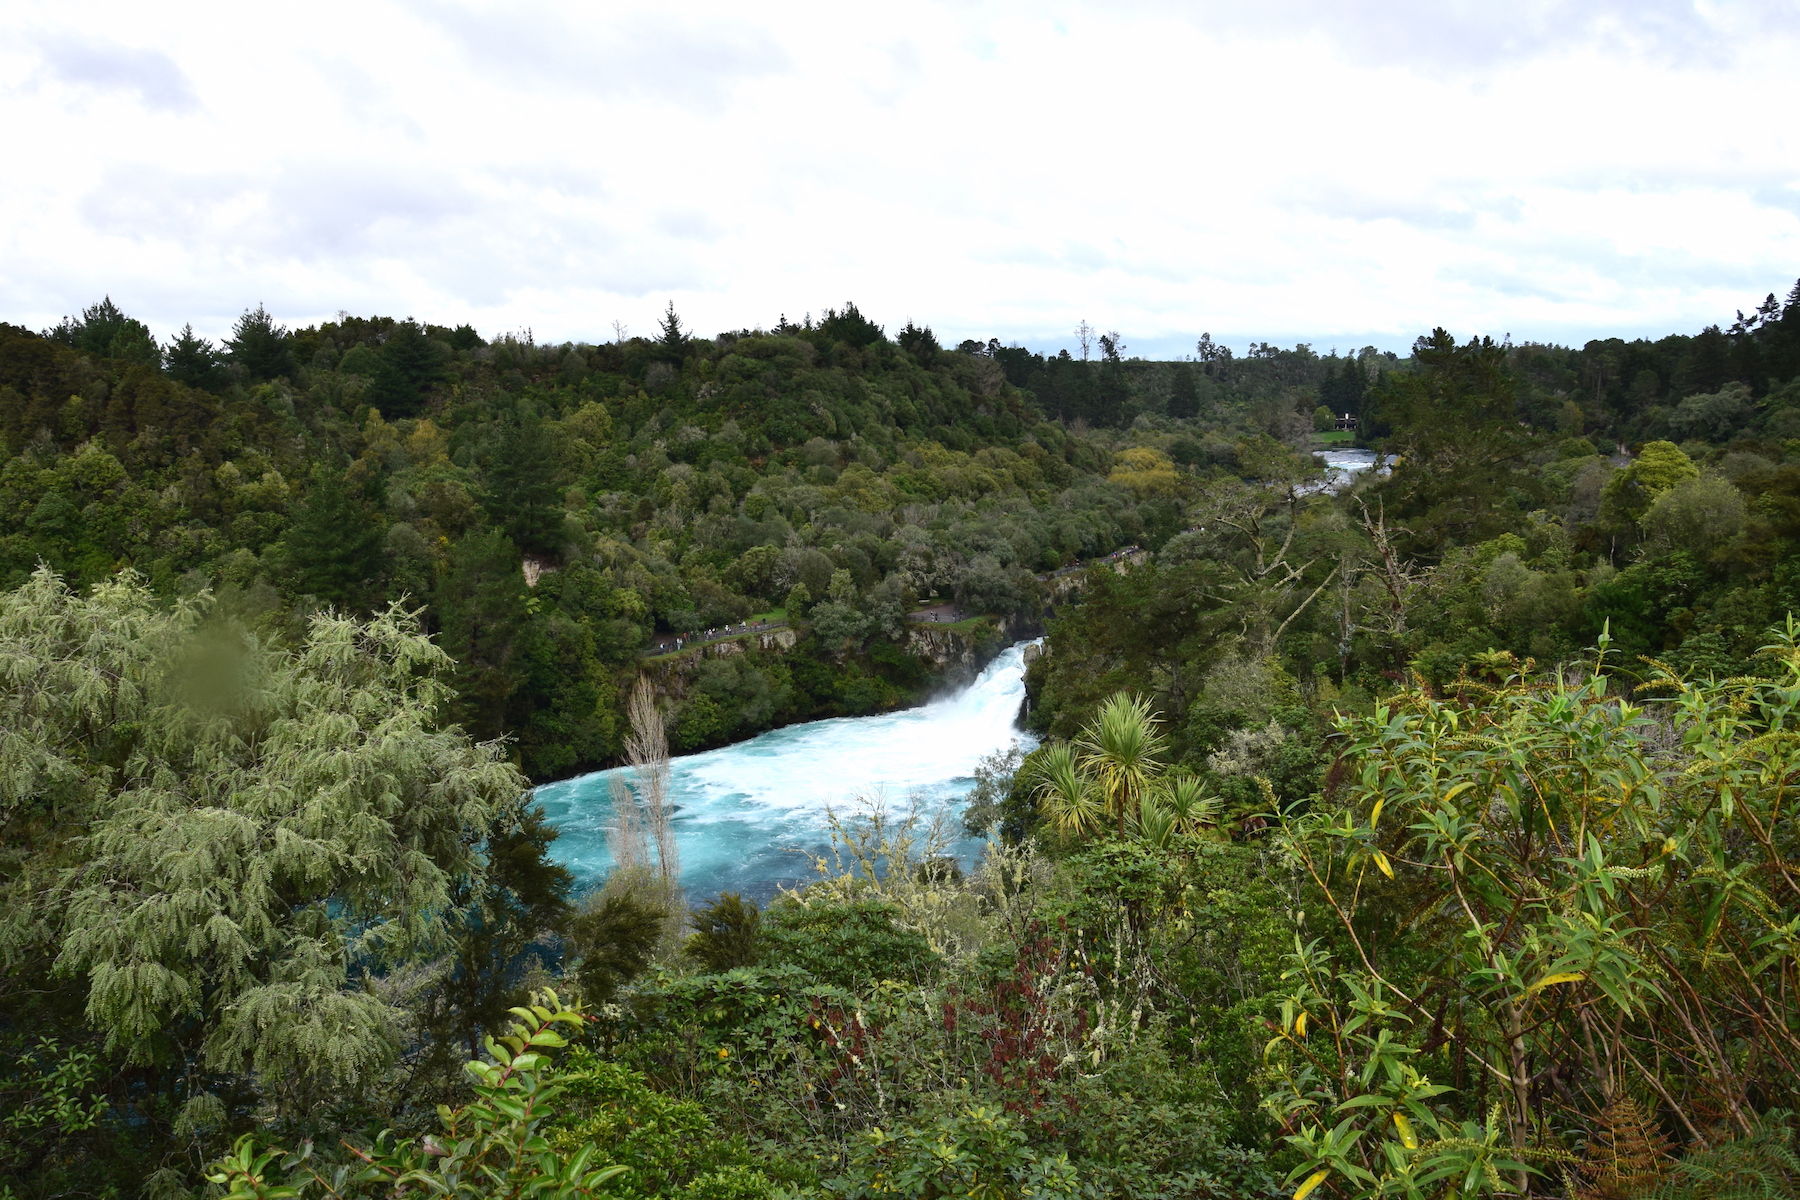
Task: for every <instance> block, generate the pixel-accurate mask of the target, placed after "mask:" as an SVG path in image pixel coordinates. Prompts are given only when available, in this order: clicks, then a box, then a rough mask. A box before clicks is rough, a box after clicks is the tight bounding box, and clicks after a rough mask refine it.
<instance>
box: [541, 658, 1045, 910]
mask: <svg viewBox="0 0 1800 1200" xmlns="http://www.w3.org/2000/svg"><path fill="white" fill-rule="evenodd" d="M1024 654H1025V649H1024V646H1023V644H1021V645H1018V646H1014V647H1012V648H1011V649H1010V650H1007V651H1005V652H1004V653H1003V654H1001V655H1000V657H998V658H996V659H995V660H994V661H993V662H992V663H990V664H989V665H988V668H987V669H986V670H985V671H983V672H982V673H981V675H980V676H979V677H978V678H977V679H976V680H975V682H974V683H972V684H970V685H969V686H968V687H967V688H965V689H963V690H962V691H960V692H957V693H955V694H953V695H950V696H946V697H944V698H943V699H941V700H937V701H934V702H933V703H931V704H927V705H924V706H923V707H920V708H912V709H906V710H905V711H902V712H893V713H883V714H881V715H879V716H873V717H839V718H836V719H833V720H829V721H812V722H808V723H807V724H804V725H790V726H788V727H787V728H786V729H775V730H771V731H769V732H768V733H765V734H761V735H759V736H757V737H754V738H752V739H750V740H749V741H747V742H740V743H738V744H737V745H735V746H724V747H721V748H720V749H718V750H707V751H705V752H703V753H700V754H689V755H686V756H684V757H681V758H677V759H675V760H674V761H673V762H672V763H671V764H670V772H669V789H670V795H671V797H672V799H673V800H674V802H675V806H676V812H675V836H676V840H677V843H678V845H679V847H680V853H681V864H682V883H683V885H684V886H685V887H686V888H687V892H688V895H689V896H690V897H692V898H694V899H696V900H698V899H704V898H707V897H710V896H711V895H713V894H714V893H716V892H720V891H738V892H744V893H746V894H748V895H751V896H754V897H756V898H757V899H758V900H766V899H767V898H768V897H769V896H770V895H772V894H773V893H774V890H775V887H776V885H777V884H779V883H789V884H792V883H796V882H799V881H801V880H804V879H807V878H810V877H811V872H810V863H811V861H812V859H813V858H814V857H816V856H817V855H819V854H820V853H822V852H823V851H824V849H825V847H826V845H827V843H828V839H827V838H826V835H825V809H826V807H827V806H828V805H829V806H832V807H836V808H840V809H842V808H846V807H848V806H849V804H850V802H851V801H852V800H854V799H855V798H856V797H857V796H862V795H871V794H873V793H876V792H880V793H882V794H884V795H885V796H887V797H888V798H889V799H890V800H892V801H903V800H905V799H906V798H907V797H909V796H913V795H918V796H920V797H922V798H923V800H924V802H925V804H926V806H927V807H932V806H943V805H948V806H950V807H952V808H953V809H954V808H959V807H960V806H961V802H962V800H963V798H964V797H966V796H967V795H968V792H969V789H970V788H971V787H973V786H974V782H975V780H974V770H975V765H976V763H977V762H978V761H979V760H980V759H981V758H982V757H983V756H984V755H987V754H992V753H993V752H994V751H996V750H1004V749H1005V748H1006V747H1007V746H1008V745H1009V744H1010V743H1012V742H1013V741H1015V740H1017V741H1021V742H1023V743H1025V744H1026V745H1027V746H1029V745H1033V744H1035V739H1034V738H1032V737H1031V736H1030V735H1029V734H1026V733H1024V732H1022V731H1021V730H1018V729H1016V728H1015V727H1014V725H1013V722H1014V719H1015V718H1016V717H1017V716H1018V712H1019V705H1020V702H1021V701H1022V700H1023V699H1024V696H1025V675H1024ZM619 769H620V770H625V769H627V768H619ZM612 774H613V772H612V771H597V772H595V773H594V774H591V775H580V776H577V777H576V778H574V779H566V780H563V781H561V782H559V783H551V784H545V785H544V786H543V787H540V788H538V789H537V800H538V802H539V803H540V804H542V805H543V807H544V812H545V814H546V815H547V816H548V817H549V819H550V823H551V824H552V825H554V826H555V827H556V828H557V829H559V830H561V832H562V836H561V837H560V838H558V839H557V841H556V842H555V844H554V845H553V846H552V847H551V851H552V853H553V854H554V856H555V857H556V858H557V859H559V860H560V861H561V862H563V863H564V864H565V865H567V866H568V867H569V868H570V869H571V870H573V871H574V872H575V875H576V877H577V879H579V880H580V881H581V883H583V884H593V883H596V882H598V881H599V880H600V879H602V878H604V877H605V875H606V873H607V871H609V870H610V869H611V867H612V860H611V858H610V856H609V855H608V854H607V852H606V832H607V828H608V827H609V826H610V825H611V824H612V800H611V796H610V795H609V791H610V789H609V786H608V785H609V779H610V777H611V775H612ZM972 848H973V847H965V848H964V849H965V850H968V849H972Z"/></svg>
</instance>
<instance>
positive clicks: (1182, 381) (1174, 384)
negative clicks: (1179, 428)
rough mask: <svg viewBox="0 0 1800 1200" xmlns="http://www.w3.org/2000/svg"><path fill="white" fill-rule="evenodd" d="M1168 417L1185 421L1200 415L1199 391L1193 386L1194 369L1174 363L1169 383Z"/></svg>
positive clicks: (1183, 364)
mask: <svg viewBox="0 0 1800 1200" xmlns="http://www.w3.org/2000/svg"><path fill="white" fill-rule="evenodd" d="M1169 415H1170V416H1171V417H1174V418H1176V419H1177V420H1182V421H1187V420H1192V419H1193V418H1195V417H1197V416H1199V415H1200V391H1199V389H1198V388H1197V387H1195V385H1194V368H1192V367H1190V366H1188V365H1187V364H1186V363H1176V364H1175V367H1174V376H1173V378H1172V379H1171V380H1170V381H1169Z"/></svg>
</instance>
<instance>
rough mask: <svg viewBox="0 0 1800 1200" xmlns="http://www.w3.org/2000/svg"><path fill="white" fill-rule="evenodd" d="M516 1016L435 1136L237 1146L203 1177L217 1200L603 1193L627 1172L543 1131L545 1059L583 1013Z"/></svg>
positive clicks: (550, 1110) (547, 1123) (552, 1003)
mask: <svg viewBox="0 0 1800 1200" xmlns="http://www.w3.org/2000/svg"><path fill="white" fill-rule="evenodd" d="M537 999H538V1001H539V1002H538V1003H536V1004H532V1005H530V1006H529V1007H521V1008H517V1009H514V1010H513V1011H514V1014H515V1015H516V1016H517V1017H518V1021H517V1022H515V1023H514V1025H513V1027H512V1032H511V1033H510V1034H508V1035H507V1036H505V1037H502V1038H498V1039H495V1038H489V1039H488V1040H487V1052H488V1059H489V1061H485V1062H483V1061H476V1062H471V1063H469V1064H468V1065H467V1067H466V1068H465V1070H466V1071H467V1073H468V1075H469V1077H470V1079H471V1085H472V1086H471V1090H472V1091H473V1092H474V1093H475V1099H473V1100H471V1101H470V1102H468V1103H467V1104H463V1105H460V1106H458V1107H456V1108H450V1107H448V1106H446V1107H444V1108H442V1109H440V1110H439V1116H440V1128H439V1130H438V1132H437V1133H435V1134H428V1135H426V1136H423V1137H419V1138H397V1137H395V1136H394V1135H393V1134H392V1133H388V1132H384V1133H382V1134H380V1135H379V1136H378V1137H376V1138H375V1139H374V1141H373V1142H372V1143H370V1144H369V1145H367V1146H358V1145H356V1144H354V1143H351V1142H348V1141H346V1142H345V1143H344V1146H343V1153H342V1154H339V1153H335V1152H319V1151H317V1150H316V1149H315V1147H314V1146H313V1145H312V1144H311V1143H310V1142H309V1143H306V1144H304V1145H302V1146H300V1147H299V1148H298V1149H295V1150H291V1151H290V1150H283V1149H280V1148H278V1147H268V1146H264V1145H262V1144H261V1143H260V1142H259V1139H257V1138H256V1137H255V1136H245V1137H244V1138H241V1139H240V1140H239V1141H238V1144H237V1146H236V1147H235V1148H234V1149H233V1151H232V1153H231V1154H230V1155H228V1156H227V1157H225V1158H224V1159H221V1160H220V1161H219V1162H217V1163H215V1164H214V1165H213V1169H212V1170H211V1171H210V1172H209V1173H208V1175H207V1179H208V1180H209V1181H210V1182H211V1183H212V1184H213V1185H214V1186H216V1187H218V1188H219V1189H220V1190H221V1192H222V1193H223V1197H224V1200H315V1198H317V1200H350V1198H351V1197H356V1196H365V1197H378V1196H379V1197H395V1198H398V1197H409V1196H417V1197H421V1198H423V1197H427V1196H441V1197H451V1198H455V1200H465V1198H466V1200H526V1198H527V1197H529V1198H531V1200H577V1198H579V1197H593V1196H602V1195H607V1194H610V1189H609V1187H608V1185H609V1184H611V1183H613V1181H615V1180H617V1179H619V1178H620V1177H621V1176H624V1175H626V1174H627V1173H628V1172H629V1170H630V1168H628V1167H625V1166H622V1165H619V1164H616V1163H615V1164H611V1165H606V1164H604V1163H603V1162H602V1161H601V1160H599V1159H598V1158H597V1155H598V1153H599V1152H598V1148H597V1147H595V1146H594V1145H593V1144H592V1143H591V1142H588V1143H582V1144H580V1145H578V1146H575V1147H573V1148H571V1149H570V1150H568V1151H567V1152H563V1151H560V1150H558V1149H557V1148H555V1147H554V1146H553V1145H552V1144H551V1141H550V1138H549V1136H548V1135H549V1133H550V1131H551V1126H552V1122H553V1121H554V1120H555V1118H556V1115H557V1112H558V1103H559V1101H561V1100H562V1097H563V1093H564V1090H565V1088H564V1085H563V1083H562V1082H560V1081H559V1080H558V1079H557V1077H556V1071H555V1070H554V1069H553V1067H552V1066H551V1060H550V1051H553V1050H561V1049H563V1048H565V1047H567V1046H568V1044H569V1043H568V1039H567V1038H566V1037H565V1036H564V1033H563V1032H562V1031H563V1030H568V1029H574V1030H579V1029H580V1027H581V1021H582V1016H581V1013H580V1011H579V1010H574V1009H569V1008H565V1007H564V1006H563V1004H562V1003H561V1001H560V1000H558V999H557V996H556V993H554V992H546V993H545V994H543V995H542V996H540V997H538V998H537Z"/></svg>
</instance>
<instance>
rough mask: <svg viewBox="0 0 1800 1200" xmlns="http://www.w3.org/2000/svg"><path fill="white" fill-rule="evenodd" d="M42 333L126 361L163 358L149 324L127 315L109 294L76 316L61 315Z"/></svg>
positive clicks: (154, 362) (149, 361)
mask: <svg viewBox="0 0 1800 1200" xmlns="http://www.w3.org/2000/svg"><path fill="white" fill-rule="evenodd" d="M44 335H45V336H46V337H48V338H50V339H51V340H52V341H56V342H61V343H62V344H63V345H65V346H73V347H74V348H75V349H77V350H80V351H82V352H83V353H85V354H92V355H94V356H95V357H96V358H116V359H123V360H124V361H126V362H138V363H144V364H146V365H149V366H156V365H158V364H159V363H160V362H161V361H162V352H161V351H160V350H158V349H157V346H156V339H155V338H154V337H151V336H150V327H149V326H147V325H145V324H144V323H143V322H142V321H139V320H136V319H134V318H132V317H128V316H126V315H125V314H124V313H123V312H121V311H120V310H119V306H118V305H116V304H114V303H113V301H112V297H111V296H106V297H103V298H102V299H101V301H100V303H98V304H90V305H88V306H87V307H86V308H84V309H82V310H81V315H80V316H79V317H64V318H63V320H62V324H60V325H58V326H56V328H54V329H49V330H45V333H44Z"/></svg>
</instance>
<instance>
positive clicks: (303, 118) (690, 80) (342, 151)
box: [0, 0, 1800, 355]
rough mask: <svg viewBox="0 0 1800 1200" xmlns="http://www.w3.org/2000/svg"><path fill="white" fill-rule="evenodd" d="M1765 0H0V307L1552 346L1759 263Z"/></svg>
mask: <svg viewBox="0 0 1800 1200" xmlns="http://www.w3.org/2000/svg"><path fill="white" fill-rule="evenodd" d="M1797 51H1800V0H1760V2H1758V3H1753V4H1752V3H1745V4H1736V3H1678V2H1675V0H1618V2H1613V0H1604V2H1597V3H1557V2H1554V0H1514V2H1512V3H1508V4H1499V3H1493V2H1484V3H1468V2H1459V0H1337V2H1331V0H1311V2H1309V0H1259V3H1256V4H1246V3H1243V2H1242V0H1230V2H1220V3H1212V2H1206V0H1201V2H1194V3H1180V4H1178V3H1167V4H1159V3H1139V4H1130V3H1122V2H1119V0H1114V2H1112V3H1107V4H1075V3H1057V2H1055V0H1048V2H1046V0H1038V2H1035V3H1021V4H1008V3H977V2H965V3H929V2H921V0H914V2H912V3H906V4H888V5H880V4H865V5H846V4H842V3H831V4H817V5H805V4H785V5H773V6H752V5H744V4H728V5H726V4H720V5H709V4H707V3H688V4H683V5H679V6H676V5H669V4H666V3H664V4H649V3H644V4H636V3H624V2H614V3H600V4H594V3H587V4H576V3H564V4H557V3H540V2H533V0H525V2H518V0H515V2H513V3H508V4H499V3H492V4H488V3H467V4H457V3H445V4H431V3H423V2H417V3H407V2H401V3H390V2H387V0H357V2H356V3H341V2H338V0H315V2H313V3H309V4H307V5H281V4H268V5H247V4H242V3H232V4H217V5H208V4H198V3H186V4H180V3H178V4H175V5H145V4H125V3H82V2H79V0H58V2H57V3H55V4H50V3H15V4H13V5H10V6H8V18H7V21H6V22H5V29H4V31H0V128H4V129H5V130H6V138H5V141H6V146H7V153H6V155H5V161H6V169H5V170H4V172H0V255H3V256H4V259H3V262H0V320H9V321H13V322H16V323H22V324H26V325H29V326H32V327H42V326H44V325H47V324H50V323H53V322H54V321H55V320H56V319H58V318H59V317H60V316H61V315H62V314H64V313H67V312H72V311H75V310H77V309H78V308H79V307H80V306H82V305H84V304H86V303H89V302H91V301H92V300H94V299H96V298H98V297H99V296H100V295H101V294H102V293H110V294H111V295H112V297H113V298H114V300H115V301H117V302H118V303H119V304H120V305H121V307H123V308H125V309H126V311H128V312H130V313H132V314H134V315H137V316H140V317H142V318H143V319H145V320H146V321H148V322H149V323H150V325H151V327H152V329H153V330H155V331H156V332H158V333H159V334H166V333H167V332H169V331H171V330H173V329H175V328H179V326H180V325H181V324H182V323H183V322H185V321H192V322H193V323H194V325H195V327H196V328H197V329H199V330H201V331H202V332H203V333H207V334H210V335H212V336H215V337H217V336H218V335H220V334H221V333H223V332H225V331H226V330H228V329H229V327H230V324H231V321H232V319H233V318H234V317H235V316H236V315H237V314H238V313H239V312H241V311H242V310H243V309H244V308H245V307H246V306H248V305H253V304H255V303H257V302H259V301H261V302H265V303H266V304H267V305H268V306H269V308H270V310H271V311H273V312H274V313H275V314H276V315H277V316H278V317H280V318H281V319H283V320H285V321H287V322H289V323H291V324H305V323H309V322H312V321H316V320H319V319H321V318H329V317H330V316H331V315H332V314H333V313H335V312H337V311H339V310H348V311H351V312H356V313H384V314H390V315H396V316H402V315H409V314H410V315H414V316H417V317H419V318H421V319H424V320H430V321H438V322H444V323H458V322H461V321H471V322H473V323H474V324H475V326H476V327H477V328H479V329H481V330H482V331H483V332H484V333H488V334H490V335H491V334H493V333H495V332H497V331H501V330H515V329H524V328H530V329H532V330H533V331H534V332H535V333H536V335H537V337H538V338H539V339H540V340H555V341H562V340H567V339H576V340H587V341H598V340H603V339H610V338H611V337H612V336H613V333H612V323H613V322H614V321H622V322H624V324H625V325H626V326H627V327H628V328H629V331H630V332H634V333H647V332H651V331H653V329H654V326H655V323H656V318H657V315H658V313H660V311H661V310H662V309H663V307H664V305H665V304H667V303H668V302H669V301H670V300H673V301H674V303H675V305H676V307H677V309H678V310H679V311H680V313H681V314H682V315H683V317H684V318H685V319H686V320H687V322H688V323H689V324H690V325H692V326H693V327H695V328H696V329H697V330H699V331H701V332H706V333H710V332H714V331H717V330H720V329H726V328H737V327H741V326H754V325H767V324H772V323H773V322H774V321H775V320H776V319H777V318H778V317H780V316H781V315H783V314H786V315H787V316H789V317H791V318H795V319H798V318H799V317H800V316H801V315H802V314H803V313H806V312H809V311H810V312H814V313H816V312H818V311H819V310H820V309H822V308H823V307H824V306H826V305H828V304H835V303H839V302H841V301H843V300H844V299H846V298H848V299H852V300H855V301H856V302H857V303H858V304H859V305H860V306H861V307H862V308H863V310H864V311H865V312H867V313H868V314H869V315H871V316H872V317H873V318H874V319H876V320H878V321H882V322H884V323H886V324H887V325H888V326H889V328H890V329H892V328H894V327H897V326H898V325H899V324H901V323H902V322H904V321H906V320H907V319H909V318H911V319H914V320H917V321H920V322H922V323H926V322H928V323H930V324H931V325H932V326H934V327H935V328H936V329H937V330H938V332H939V333H940V334H941V335H944V336H946V337H947V338H948V339H950V340H956V339H960V338H962V337H966V336H979V337H983V338H985V337H988V336H990V335H993V336H998V337H1000V338H1001V339H1002V340H1003V341H1014V340H1016V341H1020V342H1023V343H1025V344H1027V345H1030V346H1033V347H1034V348H1038V349H1051V348H1055V347H1057V346H1062V345H1067V344H1071V343H1072V340H1073V339H1072V337H1071V330H1072V329H1073V328H1074V326H1075V325H1076V323H1077V322H1079V321H1081V320H1083V319H1086V320H1088V321H1090V322H1092V323H1093V324H1094V325H1096V326H1098V327H1100V328H1102V329H1118V330H1121V331H1122V332H1123V333H1124V334H1125V337H1126V340H1127V343H1128V345H1129V350H1128V353H1134V354H1144V355H1167V354H1179V353H1182V352H1184V351H1191V350H1192V348H1193V341H1194V339H1195V338H1196V337H1197V336H1198V335H1199V334H1200V333H1201V332H1203V331H1209V332H1211V333H1212V334H1213V335H1214V337H1215V338H1217V339H1220V340H1224V341H1227V342H1229V343H1234V344H1237V345H1240V346H1241V345H1242V344H1244V343H1245V342H1248V341H1250V340H1252V339H1258V340H1261V339H1267V340H1271V341H1277V342H1281V343H1284V344H1291V343H1293V342H1295V341H1302V340H1303V341H1308V342H1311V343H1313V344H1314V345H1315V346H1316V347H1317V348H1319V349H1320V350H1326V349H1329V348H1331V347H1333V346H1346V347H1347V346H1353V345H1362V344H1365V343H1373V344H1376V345H1380V346H1383V347H1391V348H1395V349H1403V348H1404V347H1405V346H1406V345H1408V344H1409V343H1410V342H1411V340H1412V339H1413V337H1414V336H1416V335H1417V334H1418V333H1420V332H1422V331H1424V330H1426V329H1429V328H1430V327H1431V326H1432V325H1435V324H1443V325H1446V326H1448V327H1449V328H1451V329H1452V330H1453V331H1455V332H1457V333H1459V334H1465V335H1466V334H1469V333H1474V332H1483V333H1491V334H1493V335H1495V336H1496V337H1498V336H1500V335H1502V334H1505V333H1511V334H1512V336H1513V337H1514V339H1515V340H1518V339H1524V338H1535V339H1548V340H1559V341H1575V342H1580V341H1584V340H1586V339H1587V338H1588V337H1591V336H1604V335H1608V334H1619V335H1623V336H1638V335H1651V336H1654V335H1658V334H1661V333H1666V332H1671V331H1684V332H1686V331H1692V330H1694V329H1697V328H1699V327H1700V326H1702V325H1705V324H1709V323H1712V322H1716V321H1725V322H1729V321H1730V320H1731V318H1732V316H1733V314H1734V312H1735V310H1737V309H1738V308H1748V307H1750V306H1751V305H1752V304H1754V303H1755V302H1756V301H1757V300H1759V299H1760V298H1761V297H1762V296H1763V295H1764V294H1765V293H1767V292H1769V291H1771V290H1774V291H1777V292H1782V293H1785V292H1786V290H1787V289H1788V288H1789V287H1791V286H1792V285H1793V282H1794V280H1795V278H1796V276H1800V144H1797V142H1800V138H1797V136H1796V134H1795V133H1794V132H1793V130H1794V128H1795V123H1794V121H1793V119H1792V109H1793V103H1794V100H1793V96H1794V86H1795V78H1796V77H1795V70H1794V63H1795V62H1796V61H1800V56H1797V54H1796V52H1797Z"/></svg>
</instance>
